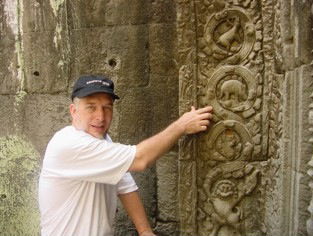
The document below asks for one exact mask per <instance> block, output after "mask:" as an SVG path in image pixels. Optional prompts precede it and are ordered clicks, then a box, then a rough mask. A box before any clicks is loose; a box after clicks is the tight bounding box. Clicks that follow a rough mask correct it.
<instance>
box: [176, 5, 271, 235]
mask: <svg viewBox="0 0 313 236" xmlns="http://www.w3.org/2000/svg"><path fill="white" fill-rule="evenodd" d="M261 8H262V6H261V5H260V2H259V1H256V0H246V1H235V0H225V1H222V0H215V1H213V0H211V1H210V0H207V1H203V2H198V1H191V0H189V1H188V0H185V1H183V0H181V1H178V4H177V9H178V13H177V14H178V24H177V27H178V28H177V32H178V38H179V51H178V56H179V63H180V73H179V80H180V111H181V112H185V111H186V110H189V109H190V106H191V105H196V106H200V107H201V106H205V105H207V104H210V105H212V106H213V108H214V123H213V125H212V126H211V128H210V130H209V131H208V132H207V133H204V134H202V135H200V136H196V137H190V138H185V139H184V140H182V141H181V142H180V169H179V173H180V176H179V182H180V183H179V194H180V195H179V196H180V221H181V229H180V231H181V232H182V235H199V236H202V235H203V236H204V235H210V236H218V235H246V232H251V231H252V226H253V225H256V222H255V221H256V220H257V219H256V218H257V216H256V217H249V214H251V210H249V206H250V204H252V202H253V201H254V200H255V199H254V197H253V196H254V195H255V194H256V193H255V192H256V190H257V189H258V182H259V179H260V178H261V176H260V170H259V169H258V165H257V164H255V163H257V162H258V161H263V160H266V159H267V155H266V152H267V135H266V132H267V131H266V127H267V125H266V124H265V123H264V120H263V117H262V114H263V113H264V112H263V110H264V104H263V103H264V102H263V96H264V71H263V54H262V40H263V36H262V31H261V29H262V20H261V11H260V9H261ZM192 39H194V40H192ZM187 169H188V171H186V170H187ZM187 182H188V183H190V184H191V185H190V186H189V187H188V188H187V189H186V186H185V184H186V183H187ZM191 191H196V193H195V192H191ZM191 206H196V211H192V210H191V208H192V207H191ZM253 230H254V232H258V230H259V229H257V228H253Z"/></svg>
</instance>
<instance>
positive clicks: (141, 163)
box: [129, 157, 149, 171]
mask: <svg viewBox="0 0 313 236" xmlns="http://www.w3.org/2000/svg"><path fill="white" fill-rule="evenodd" d="M148 166H149V165H148V163H147V161H145V160H144V159H143V158H139V157H135V159H134V161H133V163H132V164H131V165H130V167H129V171H144V170H145V169H147V168H148Z"/></svg>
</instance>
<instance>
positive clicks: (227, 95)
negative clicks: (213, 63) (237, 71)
mask: <svg viewBox="0 0 313 236" xmlns="http://www.w3.org/2000/svg"><path fill="white" fill-rule="evenodd" d="M220 99H225V100H230V99H236V100H237V101H238V102H240V101H245V100H246V99H247V93H246V85H245V84H243V83H242V82H240V81H239V80H234V79H233V80H227V81H225V82H224V83H223V84H222V86H221V96H220Z"/></svg>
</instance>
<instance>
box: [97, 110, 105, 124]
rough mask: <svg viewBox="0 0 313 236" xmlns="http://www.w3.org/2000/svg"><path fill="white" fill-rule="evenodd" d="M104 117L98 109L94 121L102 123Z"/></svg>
mask: <svg viewBox="0 0 313 236" xmlns="http://www.w3.org/2000/svg"><path fill="white" fill-rule="evenodd" d="M104 117H105V112H104V110H103V109H98V110H97V112H96V119H97V120H99V121H103V120H104Z"/></svg>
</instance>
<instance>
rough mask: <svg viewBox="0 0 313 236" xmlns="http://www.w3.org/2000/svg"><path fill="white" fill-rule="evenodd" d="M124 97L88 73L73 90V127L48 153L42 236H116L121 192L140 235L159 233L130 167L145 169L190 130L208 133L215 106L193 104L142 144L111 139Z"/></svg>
mask: <svg viewBox="0 0 313 236" xmlns="http://www.w3.org/2000/svg"><path fill="white" fill-rule="evenodd" d="M115 99H119V97H118V96H117V95H116V94H115V93H114V84H113V82H112V81H111V80H109V79H107V78H106V77H103V76H93V75H91V76H82V77H80V78H79V79H78V80H77V81H76V83H75V85H74V88H73V92H72V100H73V103H72V104H71V105H70V113H71V116H72V125H71V126H67V127H65V128H63V129H61V130H60V131H58V132H57V133H56V134H55V135H54V136H53V138H52V139H51V140H50V142H49V144H48V146H47V150H46V153H45V157H44V161H43V167H42V172H41V175H40V181H39V206H40V212H41V233H42V236H46V235H49V236H50V235H51V236H61V235H64V236H71V235H75V236H98V235H99V236H111V235H113V231H112V223H113V219H114V215H115V211H116V196H117V195H118V196H119V198H120V199H121V202H122V204H123V206H124V207H125V209H126V211H127V212H128V214H129V216H130V218H131V219H132V221H133V222H134V225H135V227H136V229H137V231H138V233H139V235H140V236H153V235H154V234H153V232H152V230H151V227H150V225H149V223H148V220H147V217H146V214H145V211H144V208H143V205H142V202H141V200H140V198H139V195H138V192H137V189H138V188H137V186H136V184H135V182H134V180H133V179H132V177H131V175H130V174H129V173H128V171H142V170H144V169H146V168H147V167H148V166H150V165H152V164H153V163H154V162H155V161H156V160H157V159H158V158H159V157H160V156H162V155H163V154H164V153H166V152H167V151H168V150H169V149H170V148H171V147H172V146H173V144H174V143H175V142H176V141H177V140H178V139H179V138H180V137H181V136H182V135H185V134H193V133H197V132H200V131H205V130H206V129H207V127H208V125H209V123H210V122H209V120H210V119H211V118H212V114H211V112H212V107H205V108H202V109H198V110H196V109H195V108H194V107H192V109H191V111H190V112H187V113H185V114H184V115H183V116H181V117H180V118H179V119H178V120H176V121H175V122H173V123H172V124H170V125H169V126H168V127H167V128H166V129H165V130H163V131H162V132H160V133H158V134H156V135H155V136H153V137H151V138H148V139H146V140H144V141H142V142H140V143H139V144H137V145H133V146H130V145H123V144H119V143H114V142H112V141H111V139H110V137H109V135H108V130H109V127H110V124H111V121H112V115H113V103H114V100H115Z"/></svg>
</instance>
